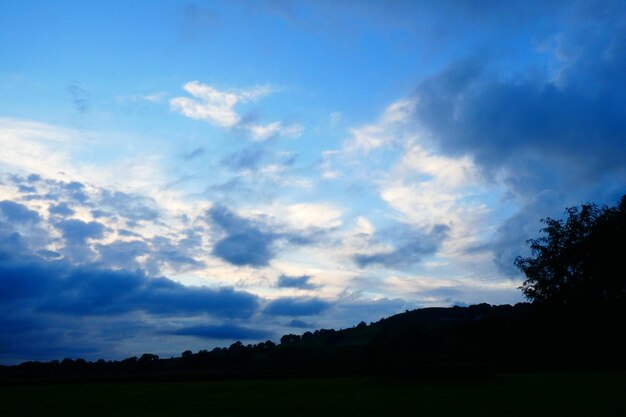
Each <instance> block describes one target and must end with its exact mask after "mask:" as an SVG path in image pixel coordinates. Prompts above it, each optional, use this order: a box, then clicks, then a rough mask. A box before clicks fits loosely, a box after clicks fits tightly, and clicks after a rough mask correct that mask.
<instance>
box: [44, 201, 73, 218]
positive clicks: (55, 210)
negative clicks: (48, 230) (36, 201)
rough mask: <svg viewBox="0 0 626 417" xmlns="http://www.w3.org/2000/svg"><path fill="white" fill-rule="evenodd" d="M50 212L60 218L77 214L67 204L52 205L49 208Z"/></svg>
mask: <svg viewBox="0 0 626 417" xmlns="http://www.w3.org/2000/svg"><path fill="white" fill-rule="evenodd" d="M48 212H49V213H50V214H58V215H59V216H63V217H66V216H71V215H72V214H74V213H75V211H74V210H72V209H71V208H70V206H69V205H68V204H67V203H66V202H62V203H59V204H57V205H52V206H50V207H49V208H48Z"/></svg>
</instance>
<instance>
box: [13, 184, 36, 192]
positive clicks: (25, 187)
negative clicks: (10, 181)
mask: <svg viewBox="0 0 626 417" xmlns="http://www.w3.org/2000/svg"><path fill="white" fill-rule="evenodd" d="M17 189H18V191H19V192H20V193H36V192H37V188H35V187H33V186H32V185H23V184H19V185H18V186H17Z"/></svg>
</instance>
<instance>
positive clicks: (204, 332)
mask: <svg viewBox="0 0 626 417" xmlns="http://www.w3.org/2000/svg"><path fill="white" fill-rule="evenodd" d="M171 334H175V335H179V336H195V337H200V338H203V339H212V340H224V339H225V340H263V339H269V338H272V337H274V336H275V335H274V334H273V333H271V332H268V331H266V330H259V329H250V328H247V327H242V326H237V325H235V324H221V325H210V324H205V325H197V326H189V327H183V328H181V329H177V330H175V331H173V332H172V333H171Z"/></svg>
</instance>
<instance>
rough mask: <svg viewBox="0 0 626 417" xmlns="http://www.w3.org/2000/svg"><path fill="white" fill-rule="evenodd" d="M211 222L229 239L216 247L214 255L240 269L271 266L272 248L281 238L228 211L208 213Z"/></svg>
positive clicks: (212, 209)
mask: <svg viewBox="0 0 626 417" xmlns="http://www.w3.org/2000/svg"><path fill="white" fill-rule="evenodd" d="M208 215H209V218H210V219H211V221H212V222H213V223H214V224H216V225H218V226H219V227H220V228H221V229H222V230H224V232H226V233H227V236H226V237H224V238H222V239H220V240H219V241H217V242H216V243H215V246H214V247H213V254H214V255H215V256H217V257H219V258H221V259H223V260H225V261H226V262H229V263H231V264H233V265H237V266H252V267H262V266H267V265H268V264H269V261H270V260H271V259H272V258H273V257H274V255H275V254H274V250H273V248H272V244H273V243H274V241H275V240H276V239H277V238H278V236H277V235H276V234H274V233H271V232H265V231H263V230H261V227H262V226H261V225H258V224H255V223H254V222H252V221H250V220H247V219H244V218H242V217H239V216H237V215H236V214H235V213H233V212H232V211H230V210H228V209H227V208H225V207H221V206H215V207H212V208H211V209H210V210H209V212H208Z"/></svg>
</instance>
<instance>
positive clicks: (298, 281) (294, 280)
mask: <svg viewBox="0 0 626 417" xmlns="http://www.w3.org/2000/svg"><path fill="white" fill-rule="evenodd" d="M310 279H311V276H310V275H301V276H299V277H292V276H289V275H281V276H279V277H278V282H277V283H276V286H277V287H278V288H298V289H300V290H312V289H315V288H318V285H315V284H312V283H311V282H310V281H309V280H310Z"/></svg>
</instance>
